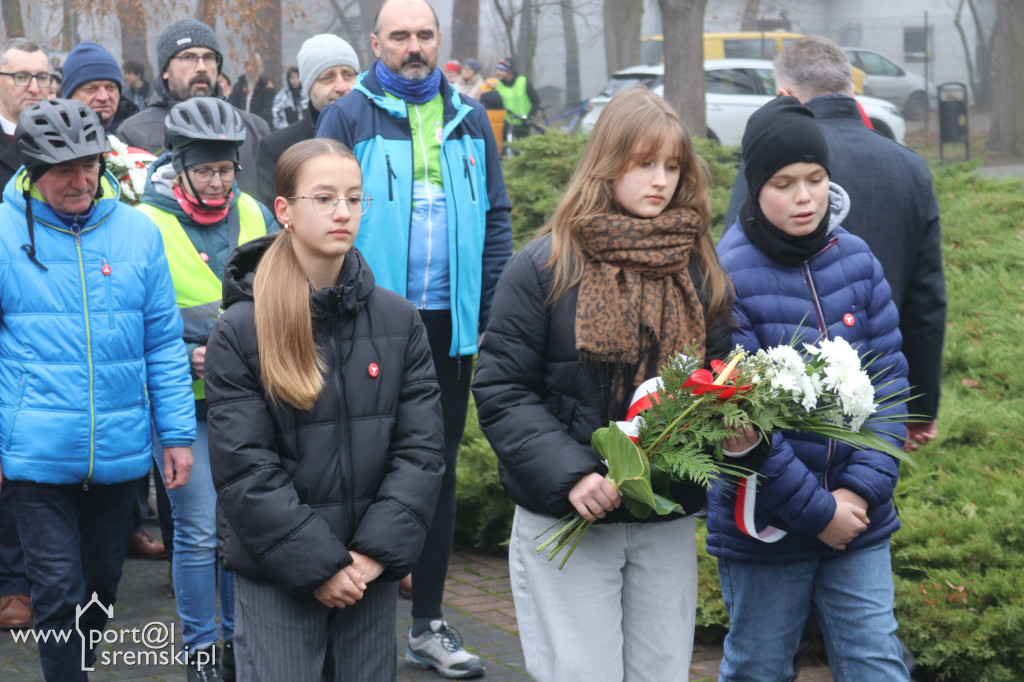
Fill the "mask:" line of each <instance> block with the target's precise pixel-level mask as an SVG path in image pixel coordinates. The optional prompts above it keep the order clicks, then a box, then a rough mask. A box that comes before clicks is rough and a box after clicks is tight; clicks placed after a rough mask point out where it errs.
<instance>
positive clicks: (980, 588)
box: [456, 134, 1024, 682]
mask: <svg viewBox="0 0 1024 682" xmlns="http://www.w3.org/2000/svg"><path fill="white" fill-rule="evenodd" d="M585 140H586V138H585V137H581V136H576V137H569V136H565V135H562V134H547V135H543V136H536V137H534V138H528V139H526V140H523V141H521V142H519V143H517V147H518V148H519V149H520V150H521V152H522V154H521V155H520V156H518V157H511V158H507V159H505V167H504V168H505V177H506V184H507V186H508V189H509V195H510V198H511V200H512V205H513V206H514V207H515V208H514V209H513V212H512V221H513V229H514V233H515V238H516V243H517V246H518V245H521V244H522V243H524V242H525V241H528V240H529V239H530V238H531V237H532V235H533V234H534V233H535V232H536V230H537V229H538V228H539V227H540V226H541V225H543V222H544V220H545V219H546V217H547V215H548V214H550V212H551V211H552V210H553V209H554V206H555V204H556V203H557V201H558V198H559V197H560V195H561V191H562V188H563V187H564V185H565V183H566V181H567V180H568V178H569V175H570V174H571V172H572V169H573V167H574V165H575V162H576V160H577V159H578V157H579V154H580V153H581V152H582V149H583V145H584V144H585ZM696 146H697V149H698V151H699V153H701V155H702V156H703V157H704V158H705V160H706V161H707V162H708V167H709V173H710V175H711V177H712V178H713V181H714V184H713V187H712V190H711V193H712V204H713V208H714V221H715V224H714V229H715V231H716V234H717V233H719V232H720V230H721V221H722V218H723V215H724V212H725V208H726V207H727V205H728V200H729V193H730V191H731V187H732V182H733V179H734V178H735V172H736V171H735V150H734V149H731V148H721V147H719V146H717V145H714V144H711V143H706V142H705V141H704V140H697V141H696ZM976 165H977V164H976V163H975V164H961V165H956V166H948V167H944V168H935V169H934V170H933V172H934V174H935V190H936V195H937V196H938V199H939V205H940V208H941V210H942V218H943V247H944V252H945V269H946V287H947V296H948V299H949V316H948V324H947V332H946V345H945V354H944V373H943V398H942V406H941V412H940V416H939V438H938V439H937V440H936V441H935V442H934V443H933V444H931V445H929V446H928V447H926V448H925V449H923V450H921V451H920V452H919V453H918V454H917V457H916V459H917V461H918V463H919V467H918V468H911V467H904V469H903V472H902V478H901V481H900V485H899V487H898V489H897V492H896V498H897V504H898V506H899V511H900V518H901V520H902V524H903V528H902V530H900V531H899V532H898V533H896V534H895V535H894V536H893V540H892V553H893V572H894V575H895V579H896V615H897V618H898V620H899V623H900V636H901V637H902V638H903V640H904V642H905V643H906V644H907V646H908V647H909V648H910V650H911V651H912V652H914V654H915V656H916V658H917V662H918V666H919V668H918V672H917V673H916V674H915V678H916V679H918V680H926V681H930V680H935V681H947V680H948V681H959V680H972V681H985V682H988V681H991V682H1003V681H1006V682H1010V681H1011V680H1013V681H1016V680H1021V679H1024V572H1022V571H1021V570H1020V562H1021V557H1022V556H1024V523H1022V521H1021V519H1022V518H1024V500H1022V495H1021V488H1022V481H1024V438H1022V435H1021V433H1020V431H1019V429H1020V426H1021V423H1022V420H1021V416H1022V415H1024V375H1022V373H1021V372H1020V360H1019V358H1020V351H1019V344H1020V343H1021V339H1024V256H1022V254H1024V182H1022V181H1020V180H1016V179H1011V180H996V179H987V178H982V177H979V176H978V175H976V174H975V173H974V172H973V169H974V168H975V167H976ZM458 476H459V487H458V500H459V505H460V508H459V521H458V525H457V528H456V534H457V537H458V539H459V540H460V541H461V542H466V543H470V544H472V545H474V546H476V547H479V548H482V549H487V550H497V551H501V550H503V549H504V547H505V546H506V544H507V540H508V533H509V529H510V526H511V510H512V504H511V502H510V501H509V500H508V497H507V495H506V494H505V492H504V490H503V489H502V488H501V485H500V483H499V482H498V477H497V467H496V464H495V458H494V453H493V452H492V451H491V449H490V447H489V446H488V444H487V442H486V439H484V438H483V436H482V435H481V434H480V432H479V430H478V428H477V425H476V417H475V410H472V408H471V414H470V419H469V423H468V424H467V428H466V435H465V437H464V438H463V448H462V450H461V452H460V463H459V471H458ZM698 547H699V557H698V559H699V566H700V578H699V591H700V600H699V603H698V608H697V625H698V637H699V638H701V639H703V640H721V638H722V636H723V635H724V633H725V631H726V629H727V628H728V618H727V616H726V614H725V609H724V607H723V605H722V601H721V590H720V588H719V586H718V578H717V573H716V570H715V566H714V559H713V558H712V557H710V556H708V555H707V554H706V552H705V551H704V531H703V526H702V525H701V526H700V530H699V532H698Z"/></svg>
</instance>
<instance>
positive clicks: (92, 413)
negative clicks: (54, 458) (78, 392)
mask: <svg viewBox="0 0 1024 682" xmlns="http://www.w3.org/2000/svg"><path fill="white" fill-rule="evenodd" d="M71 232H72V234H74V235H75V248H76V250H77V251H78V274H79V277H80V278H81V282H82V310H83V311H84V313H85V354H86V358H88V361H89V473H88V474H87V475H86V477H85V480H84V481H82V490H89V479H90V478H92V472H93V467H94V466H95V456H96V402H95V397H94V395H93V381H94V378H93V366H92V332H91V331H90V329H89V295H88V293H87V292H86V287H85V264H84V262H83V260H82V235H81V227H80V226H79V225H78V222H77V221H76V222H75V223H74V224H73V225H72V226H71Z"/></svg>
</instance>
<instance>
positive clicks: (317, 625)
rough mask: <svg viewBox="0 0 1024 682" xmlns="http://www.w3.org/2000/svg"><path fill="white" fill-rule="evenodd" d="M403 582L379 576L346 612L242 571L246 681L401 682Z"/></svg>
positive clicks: (242, 681)
mask: <svg viewBox="0 0 1024 682" xmlns="http://www.w3.org/2000/svg"><path fill="white" fill-rule="evenodd" d="M397 600H398V584H397V583H394V582H378V581H374V582H372V583H370V584H369V586H368V587H367V588H366V592H365V594H364V595H363V598H362V599H361V600H359V601H358V602H356V603H355V604H354V605H352V606H347V607H345V608H343V609H336V608H328V607H326V606H324V605H323V604H321V603H320V602H319V601H317V600H316V599H314V598H310V599H308V600H299V599H295V598H294V597H291V596H290V595H288V593H286V592H285V591H284V590H282V589H281V588H280V587H277V586H276V585H271V584H268V583H258V582H254V581H252V580H249V579H247V578H245V577H244V576H242V575H240V574H236V575H235V640H234V642H235V665H236V669H237V676H238V681H239V682H263V681H266V682H280V681H281V680H288V681H289V682H328V681H330V682H393V680H395V678H396V676H397V674H398V671H397V661H398V656H397V651H396V647H397V643H396V639H395V629H396V627H397V625H396V619H397V615H396V602H397Z"/></svg>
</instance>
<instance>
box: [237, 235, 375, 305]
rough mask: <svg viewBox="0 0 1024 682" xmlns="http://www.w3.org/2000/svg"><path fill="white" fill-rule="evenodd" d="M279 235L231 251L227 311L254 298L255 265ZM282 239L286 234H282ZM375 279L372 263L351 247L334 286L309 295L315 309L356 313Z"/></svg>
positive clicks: (363, 302) (364, 303)
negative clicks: (234, 304)
mask: <svg viewBox="0 0 1024 682" xmlns="http://www.w3.org/2000/svg"><path fill="white" fill-rule="evenodd" d="M277 238H278V234H268V235H266V236H265V237H260V238H259V239H254V240H252V241H251V242H246V243H245V244H242V245H241V246H239V247H238V248H237V249H235V250H234V251H232V252H231V256H229V257H228V262H227V264H226V265H225V266H224V288H223V292H222V302H221V305H222V306H223V308H224V309H225V310H227V309H228V308H229V307H230V306H231V305H232V304H233V303H237V302H239V301H251V300H252V299H253V293H252V292H253V282H254V281H255V279H256V268H257V266H259V264H260V260H261V259H262V258H263V254H264V253H266V251H267V249H268V248H270V245H271V243H273V241H274V240H275V239H277ZM282 238H283V237H282ZM374 286H375V281H374V278H373V272H371V271H370V266H369V265H367V264H366V259H364V258H363V254H361V253H359V250H358V249H356V248H352V250H350V251H349V252H348V254H347V255H346V256H345V263H344V265H342V267H341V273H340V274H339V275H338V283H337V284H336V285H335V286H333V287H327V288H326V289H318V290H316V291H314V292H312V293H311V294H310V304H311V305H312V306H313V310H314V311H317V312H321V313H329V312H331V311H332V310H336V311H339V312H346V313H357V312H359V311H360V310H362V308H363V307H364V306H365V305H366V299H367V297H369V295H370V292H372V291H373V289H374Z"/></svg>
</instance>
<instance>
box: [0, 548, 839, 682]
mask: <svg viewBox="0 0 1024 682" xmlns="http://www.w3.org/2000/svg"><path fill="white" fill-rule="evenodd" d="M150 531H151V532H156V529H155V528H150ZM167 570H168V564H167V562H166V561H143V560H141V559H128V560H127V561H126V563H125V573H124V577H123V578H122V580H121V587H120V590H119V592H118V601H117V604H115V605H114V617H113V619H112V620H111V621H110V623H109V625H108V627H107V631H106V635H107V640H106V641H108V642H109V643H108V644H106V645H105V647H104V648H102V649H101V650H100V655H101V657H104V656H105V660H106V664H104V663H103V661H104V659H103V658H101V662H100V663H99V664H98V665H97V666H96V671H95V672H93V673H90V676H89V679H90V680H92V681H93V682H106V681H107V680H162V681H164V682H186V675H185V671H184V668H183V667H182V666H181V665H176V664H175V663H174V661H172V660H168V659H169V658H170V656H171V655H172V654H173V653H175V652H176V651H177V650H178V649H179V648H180V646H181V629H180V627H181V626H180V624H179V623H178V621H177V616H176V612H175V605H174V598H173V595H172V594H171V593H170V588H169V585H168V580H167ZM444 603H445V617H446V618H447V619H448V622H449V623H450V624H452V625H454V626H455V627H456V628H458V629H459V631H460V632H461V633H462V638H463V642H464V644H465V646H466V647H467V648H468V649H470V650H472V651H473V652H474V653H476V654H477V655H479V656H481V657H482V658H483V659H484V663H485V665H486V667H487V673H486V675H485V677H484V678H483V679H484V680H488V681H490V682H505V681H513V680H529V679H530V678H529V676H528V675H527V674H526V672H525V670H526V666H525V663H524V661H523V652H522V649H521V648H520V645H519V631H518V627H517V625H516V613H515V606H514V604H513V602H512V592H511V587H510V585H509V575H508V562H507V560H506V559H505V557H503V556H494V555H490V554H484V553H480V552H475V551H456V552H455V553H453V555H452V560H451V565H450V568H449V572H448V582H447V585H446V587H445V596H444ZM398 614H399V615H398V623H397V630H398V644H399V651H398V657H399V663H398V679H399V680H401V681H403V682H427V681H430V682H437V681H438V680H440V679H442V678H441V677H440V676H438V675H437V673H436V672H434V671H433V670H416V669H413V668H410V667H408V666H406V665H405V664H404V663H403V662H402V657H403V654H404V651H405V641H406V637H407V634H406V633H407V632H408V628H409V626H410V625H411V624H412V618H411V616H410V614H409V602H408V601H404V600H402V601H399V607H398ZM121 633H124V634H123V635H122V634H121ZM144 638H147V639H148V640H149V646H148V647H147V646H146V645H145V644H144V643H143V641H142V640H143V639H144ZM114 640H117V641H114ZM147 651H148V652H151V653H144V652H147ZM104 652H106V653H104ZM146 656H151V657H152V658H151V660H149V661H147V660H145V657H146ZM157 656H163V657H164V660H158V659H157V658H156V657H157ZM115 657H116V660H114V659H115ZM721 657H722V651H721V647H720V646H704V645H696V646H695V647H694V653H693V664H692V667H691V668H690V675H689V681H690V682H695V681H699V682H711V681H712V680H715V679H717V676H718V662H719V660H720V659H721ZM42 679H43V676H42V671H41V669H40V667H39V658H38V655H37V653H36V647H35V644H34V643H32V642H21V643H19V642H15V640H14V638H13V637H12V635H11V633H9V632H4V631H0V681H2V682H40V681H41V680H42ZM666 679H669V678H667V677H666ZM831 679H832V677H831V675H829V673H828V669H827V668H825V667H823V666H821V665H814V666H810V667H807V668H805V669H804V672H803V674H802V675H801V676H800V678H799V680H800V682H827V681H830V680H831ZM282 682H286V681H282ZM353 682H359V681H358V680H354V681H353Z"/></svg>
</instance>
